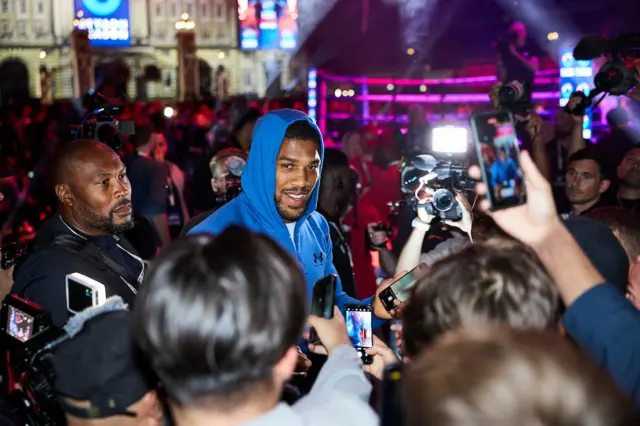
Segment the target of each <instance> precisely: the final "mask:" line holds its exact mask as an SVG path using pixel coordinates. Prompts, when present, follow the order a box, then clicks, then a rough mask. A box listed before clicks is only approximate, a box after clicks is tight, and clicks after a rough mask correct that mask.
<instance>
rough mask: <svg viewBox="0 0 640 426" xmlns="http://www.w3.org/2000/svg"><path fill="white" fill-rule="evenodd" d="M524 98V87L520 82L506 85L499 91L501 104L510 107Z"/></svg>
mask: <svg viewBox="0 0 640 426" xmlns="http://www.w3.org/2000/svg"><path fill="white" fill-rule="evenodd" d="M522 96H524V86H523V85H522V83H520V82H519V81H512V82H510V83H507V84H505V85H504V86H502V87H501V88H500V90H499V91H498V97H499V99H500V103H501V104H505V105H509V104H513V103H516V102H518V100H520V98H522Z"/></svg>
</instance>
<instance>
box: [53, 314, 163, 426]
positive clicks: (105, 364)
mask: <svg viewBox="0 0 640 426" xmlns="http://www.w3.org/2000/svg"><path fill="white" fill-rule="evenodd" d="M98 309H100V308H98ZM124 309H125V305H124V304H123V305H122V309H117V310H113V311H107V312H102V313H100V314H98V315H96V316H94V317H90V318H89V319H87V320H86V321H85V322H84V323H83V324H82V329H81V330H80V331H79V332H78V334H76V335H75V336H73V337H72V338H71V339H70V340H67V341H65V342H64V343H62V344H60V345H59V346H58V347H57V348H56V349H55V350H54V352H53V356H52V357H51V364H52V367H53V371H54V373H55V380H54V383H53V388H54V391H55V393H56V395H57V397H58V402H59V404H60V407H61V408H62V411H63V412H64V414H65V418H66V421H67V426H110V425H113V426H116V425H117V426H160V425H161V424H162V410H161V405H160V402H159V400H158V397H157V394H156V391H155V380H154V378H153V374H152V373H151V371H148V367H146V366H145V365H144V363H143V362H142V360H141V359H140V357H139V354H138V353H137V352H136V349H135V347H134V343H133V338H132V336H131V314H130V313H129V312H128V311H126V310H124ZM92 310H93V309H92ZM88 312H89V311H84V312H83V313H82V314H81V315H85V314H87V313H88Z"/></svg>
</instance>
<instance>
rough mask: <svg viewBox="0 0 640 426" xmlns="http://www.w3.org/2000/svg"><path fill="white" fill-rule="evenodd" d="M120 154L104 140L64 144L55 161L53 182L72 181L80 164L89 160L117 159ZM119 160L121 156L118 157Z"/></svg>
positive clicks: (83, 140)
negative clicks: (104, 142) (103, 141)
mask: <svg viewBox="0 0 640 426" xmlns="http://www.w3.org/2000/svg"><path fill="white" fill-rule="evenodd" d="M116 158H118V154H117V153H116V152H115V151H114V150H112V149H111V148H109V147H108V146H107V145H105V144H103V143H102V142H98V141H94V140H91V139H80V140H77V141H72V142H69V143H67V144H66V145H63V146H62V147H61V148H60V149H59V150H58V152H57V155H56V159H55V162H54V176H53V184H54V185H57V184H60V183H72V182H73V180H74V178H75V177H76V175H77V171H78V166H79V165H83V164H86V163H87V162H95V161H104V160H107V161H108V160H115V159H116ZM118 161H120V160H119V158H118Z"/></svg>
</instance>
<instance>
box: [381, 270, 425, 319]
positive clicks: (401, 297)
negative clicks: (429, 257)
mask: <svg viewBox="0 0 640 426" xmlns="http://www.w3.org/2000/svg"><path fill="white" fill-rule="evenodd" d="M427 271H428V267H427V265H426V264H425V263H421V264H419V265H418V266H416V267H415V268H413V269H412V270H411V271H409V272H408V273H406V274H405V275H403V276H402V277H400V278H398V279H397V280H396V281H394V282H393V284H391V285H390V286H389V287H387V288H385V289H384V290H382V291H381V292H380V294H378V298H379V299H380V302H382V305H383V306H384V308H385V309H386V310H387V312H391V311H393V310H394V309H396V308H397V301H400V302H402V303H404V302H406V301H407V300H409V291H410V290H411V289H412V288H413V286H414V285H415V284H416V283H417V282H418V280H419V279H420V278H422V277H423V276H424V275H425V274H426V273H427Z"/></svg>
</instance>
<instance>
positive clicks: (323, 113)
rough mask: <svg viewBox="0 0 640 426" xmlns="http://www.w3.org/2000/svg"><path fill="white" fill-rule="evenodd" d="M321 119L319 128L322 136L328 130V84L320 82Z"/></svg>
mask: <svg viewBox="0 0 640 426" xmlns="http://www.w3.org/2000/svg"><path fill="white" fill-rule="evenodd" d="M319 102H320V108H319V109H320V117H319V120H318V127H319V128H320V131H321V132H322V134H324V132H326V130H327V119H326V117H327V83H326V82H324V81H322V80H320V99H319Z"/></svg>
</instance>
